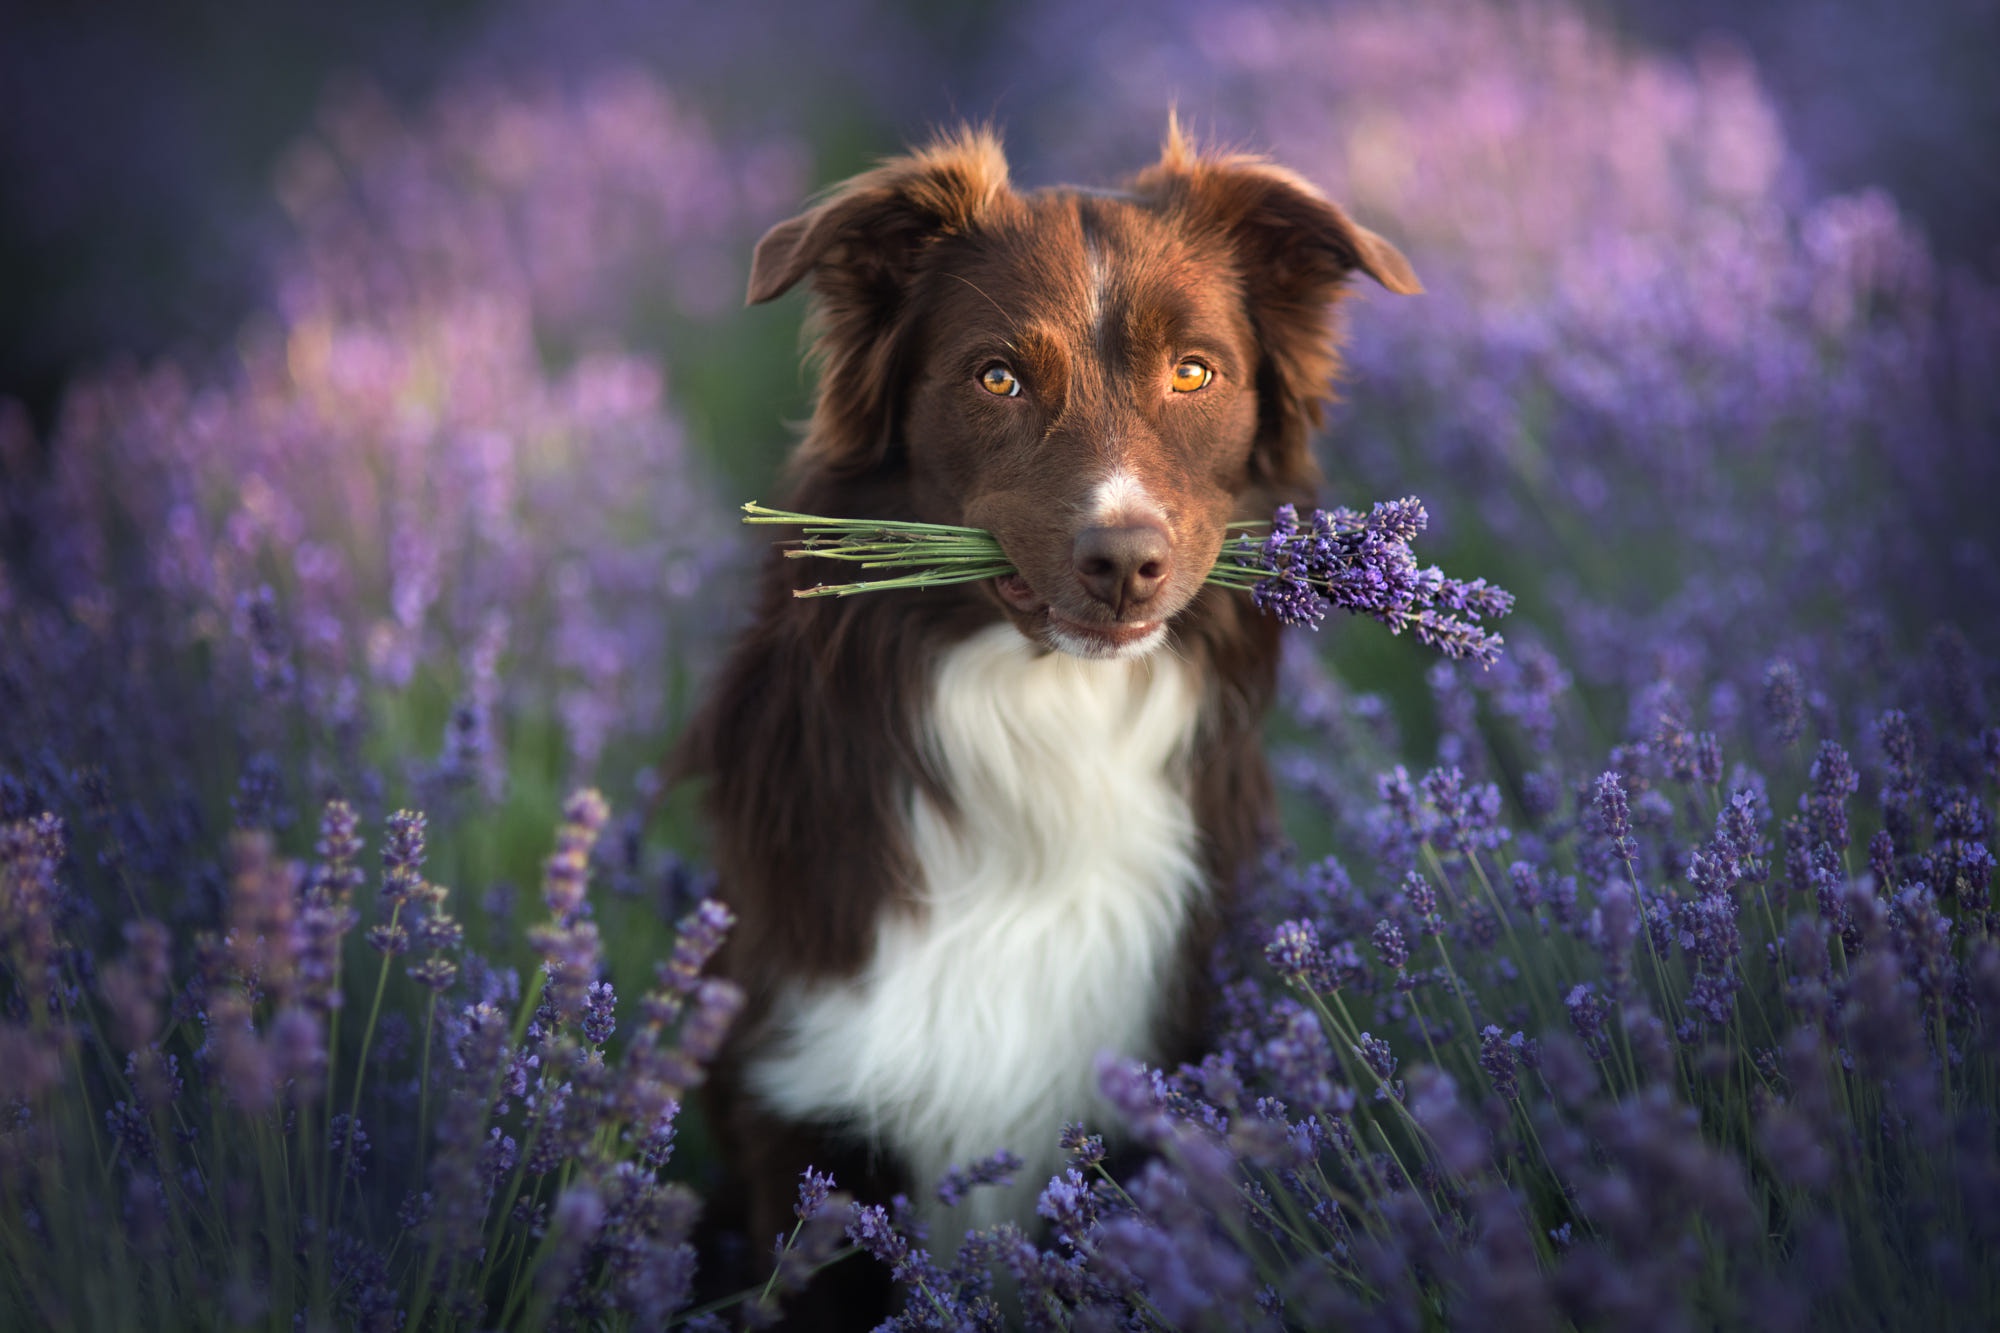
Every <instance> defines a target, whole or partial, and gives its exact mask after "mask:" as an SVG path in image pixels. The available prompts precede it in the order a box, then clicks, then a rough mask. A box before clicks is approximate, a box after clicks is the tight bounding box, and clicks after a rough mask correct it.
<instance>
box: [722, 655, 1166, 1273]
mask: <svg viewBox="0 0 2000 1333" xmlns="http://www.w3.org/2000/svg"><path fill="white" fill-rule="evenodd" d="M1198 702H1199V700H1198V697H1197V692H1196V688H1195V683H1194V680H1193V673H1192V672H1191V671H1190V670H1189V669H1188V667H1187V666H1186V664H1184V663H1183V662H1181V661H1180V660H1179V659H1178V658H1175V657H1174V656H1173V655H1172V654H1171V653H1170V652H1165V651H1163V652H1156V653H1153V654H1151V655H1149V656H1147V657H1145V658H1142V659H1140V660H1137V661H1128V660H1110V661H1091V660H1084V659H1081V658H1076V657H1071V656H1068V655H1066V654H1051V653H1037V652H1036V651H1035V649H1034V648H1033V647H1031V645H1029V643H1028V642H1027V641H1026V640H1025V639H1023V638H1022V637H1021V636H1020V635H1019V634H1018V633H1016V632H1015V631H1014V630H1013V629H1012V628H1011V627H1009V626H1004V625H1003V626H997V627H995V628H993V629H991V630H987V631H985V632H983V633H981V634H979V635H977V636H975V637H974V638H972V639H970V640H968V641H966V642H965V643H963V644H961V645H959V646H958V647H957V648H955V649H954V650H953V651H952V652H951V653H949V654H948V655H947V656H946V657H945V659H944V660H943V661H942V662H941V663H940V666H939V670H938V673H937V677H936V680H935V683H934V686H933V689H932V698H931V701H930V708H929V710H928V714H927V718H926V724H925V725H926V733H927V734H926V737H925V739H926V741H927V742H928V743H929V745H930V746H931V749H932V753H933V755H934V757H935V759H936V761H937V763H938V765H939V769H940V771H941V773H942V774H943V775H944V777H945V780H946V782H947V783H948V785H949V789H950V791H951V794H952V796H953V797H954V798H955V802H956V805H957V816H956V818H947V817H946V816H945V815H943V814H942V813H941V812H940V811H939V810H938V809H936V808H935V806H934V805H933V804H932V803H931V802H930V801H928V800H926V799H924V798H923V797H921V796H913V797H912V798H911V802H910V809H909V821H910V828H909V832H910V842H911V847H912V849H913V851H914V852H915V859H916V862H917V867H918V871H919V875H920V885H919V890H920V895H921V910H920V911H918V912H915V913H910V914H903V915H898V916H896V917H894V918H892V919H889V920H885V921H884V922H883V923H882V925H881V927H880V929H879V931H878V934H877V939H876V947H875V954H874V957H873V958H872V959H871V961H870V962H869V964H868V966H867V967H866V968H865V969H864V970H863V971H862V972H861V973H860V974H859V975H858V976H857V977H855V978H854V979H852V980H851V981H848V982H844V983H842V984H840V985H837V986H823V987H818V988H814V989H810V990H805V989H801V990H797V991H794V992H792V993H790V994H788V995H786V996H784V997H782V999H781V1001H780V1003H779V1007H778V1009H777V1012H776V1014H775V1015H774V1017H775V1019H776V1021H777V1023H778V1028H777V1033H778V1036H777V1039H776V1040H774V1041H773V1042H772V1043H771V1044H770V1045H769V1046H768V1047H766V1052H767V1053H766V1054H765V1056H764V1057H763V1058H761V1059H760V1060H759V1061H757V1062H756V1063H754V1064H753V1065H752V1066H751V1068H750V1070H749V1071H748V1072H749V1076H750V1082H751V1086H752V1087H753V1088H754V1089H755V1090H756V1092H757V1094H758V1095H759V1096H760V1097H762V1098H763V1099H764V1100H765V1101H766V1102H767V1103H768V1104H769V1105H770V1106H772V1107H773V1108H774V1109H776V1110H778V1111H780V1112H781V1113H783V1114H785V1115H787V1116H789V1117H792V1118H797V1119H815V1120H830V1121H837V1122H841V1123H845V1124H848V1125H851V1126H852V1127H854V1128H855V1129H856V1130H858V1131H860V1132H861V1133H863V1134H865V1135H867V1136H868V1137H869V1138H870V1139H871V1140H872V1141H874V1142H876V1143H877V1144H879V1145H880V1146H882V1147H883V1148H886V1149H889V1150H890V1151H893V1152H894V1153H896V1154H897V1155H898V1156H900V1157H902V1158H903V1159H904V1160H905V1161H906V1162H908V1163H909V1165H910V1166H911V1167H912V1169H913V1170H914V1172H915V1174H916V1176H917V1194H916V1195H915V1196H914V1197H916V1198H917V1199H918V1201H919V1202H920V1203H923V1204H926V1205H927V1206H929V1212H930V1220H931V1221H932V1222H933V1223H934V1224H944V1225H945V1226H946V1227H947V1229H946V1230H943V1231H940V1232H939V1234H938V1235H937V1237H936V1239H937V1241H938V1242H939V1243H940V1244H941V1245H942V1246H944V1247H945V1249H946V1252H949V1251H950V1249H951V1247H952V1245H953V1238H954V1236H955V1234H956V1233H955V1232H954V1231H952V1230H950V1229H949V1228H950V1227H956V1226H962V1225H984V1224H986V1223H988V1222H992V1221H996V1220H999V1219H1001V1218H1012V1219H1014V1220H1016V1221H1021V1222H1024V1223H1025V1222H1027V1221H1029V1220H1031V1219H1032V1216H1033V1211H1034V1205H1035V1199H1036V1196H1037V1195H1038V1194H1039V1192H1040V1190H1041V1187H1042V1186H1043V1185H1044V1184H1045V1183H1047V1181H1048V1178H1049V1176H1050V1175H1051V1174H1053V1173H1054V1171H1055V1170H1056V1169H1057V1168H1058V1167H1059V1166H1060V1164H1061V1150H1060V1148H1059V1147H1058V1145H1057V1137H1058V1135H1059V1134H1060V1132H1061V1128H1062V1125H1063V1123H1064V1122H1065V1121H1067V1120H1074V1119H1083V1118H1091V1119H1096V1118H1097V1117H1096V1116H1095V1114H1094V1112H1095V1111H1096V1109H1097V1106H1098V1099H1097V1094H1096V1077H1095V1069H1096V1061H1097V1057H1098V1054H1099V1053H1100V1052H1102V1051H1113V1052H1118V1053H1122V1054H1130V1055H1139V1056H1146V1055H1148V1054H1150V1050H1151V1045H1152V1040H1153V1031H1154V1027H1155V1022H1156V1019H1157V1016H1158V1011H1159V1009H1160V1005H1161V996H1160V990H1161V987H1162V986H1163V984H1164V982H1165V979H1166V976H1167V972H1168V969H1169V968H1170V967H1171V966H1172V964H1173V962H1174V960H1175V951H1176V948H1177V944H1178V940H1179V937H1180V933H1181V929H1182V926H1183V925H1184V923H1185V922H1186V919H1187V916H1188V911H1189V907H1190V904H1191V902H1192V899H1193V897H1194V895H1195V894H1196V892H1198V889H1199V885H1200V882H1201V876H1200V871H1199V868H1198V866H1197V861H1196V837H1197V834H1196V829H1195V825H1194V820H1193V816H1192V814H1191V812H1190V810H1189V806H1188V798H1187V787H1188V782H1187V764H1188V758H1189V757H1188V747H1189V743H1190V740H1191V738H1192V735H1193V731H1194V723H1195V712H1196V708H1197V706H1198ZM998 1148H1008V1149H1011V1150H1012V1151H1014V1152H1015V1153H1017V1154H1019V1155H1020V1156H1021V1158H1022V1159H1023V1161H1024V1163H1025V1167H1024V1169H1023V1170H1022V1171H1021V1172H1020V1173H1019V1174H1018V1175H1017V1177H1016V1184H1015V1186H1014V1187H1013V1188H1012V1189H1009V1190H1005V1191H996V1190H991V1189H987V1190H980V1191H978V1192H976V1193H975V1194H974V1195H973V1196H972V1201H971V1202H970V1203H968V1204H966V1205H964V1206H963V1207H961V1208H960V1209H958V1210H955V1212H953V1213H952V1214H950V1215H945V1214H943V1213H942V1212H941V1211H940V1210H939V1209H937V1208H936V1207H935V1206H934V1200H933V1197H932V1193H931V1187H932V1185H933V1184H934V1183H935V1181H936V1179H937V1178H938V1176H939V1175H940V1174H941V1173H942V1172H943V1171H944V1170H945V1168H947V1167H948V1166H951V1165H954V1164H957V1163H962V1162H966V1161H970V1160H973V1159H976V1158H981V1157H984V1156H986V1155H987V1154H989V1153H991V1152H993V1151H994V1150H995V1149H998Z"/></svg>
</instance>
